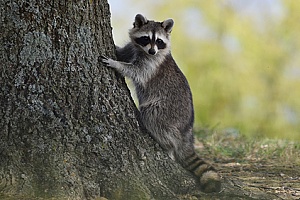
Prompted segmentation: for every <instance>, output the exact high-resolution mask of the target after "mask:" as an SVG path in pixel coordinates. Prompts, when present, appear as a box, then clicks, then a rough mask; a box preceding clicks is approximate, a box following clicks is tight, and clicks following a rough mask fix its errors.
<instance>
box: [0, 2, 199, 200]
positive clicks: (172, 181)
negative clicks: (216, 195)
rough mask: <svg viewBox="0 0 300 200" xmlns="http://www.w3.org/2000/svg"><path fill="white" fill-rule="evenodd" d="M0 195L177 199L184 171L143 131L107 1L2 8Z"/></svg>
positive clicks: (186, 185)
mask: <svg viewBox="0 0 300 200" xmlns="http://www.w3.org/2000/svg"><path fill="white" fill-rule="evenodd" d="M0 6H1V28H0V32H1V34H0V37H1V40H0V41H1V46H0V48H1V49H0V51H1V72H0V76H1V79H0V84H1V89H0V102H1V107H0V118H1V122H0V131H1V134H0V197H2V198H4V197H6V198H8V197H15V198H21V197H22V198H24V199H26V198H29V199H34V198H56V199H93V198H98V197H106V198H108V199H139V200H140V199H151V198H155V199H176V198H177V197H175V196H176V194H178V193H180V192H188V191H190V190H193V189H194V188H195V182H194V179H192V177H191V176H190V174H189V173H188V172H186V171H185V170H184V169H181V168H180V167H179V166H178V165H177V164H176V163H175V162H173V161H171V160H170V159H169V158H168V157H167V156H166V155H165V154H164V153H163V152H162V151H161V149H160V147H159V146H158V145H156V144H155V143H154V141H153V140H152V139H151V138H150V137H149V136H148V134H145V133H142V131H141V129H140V126H139V124H138V122H137V120H136V117H135V113H136V107H135V105H134V103H133V101H132V99H131V97H130V93H129V90H128V89H127V87H126V84H125V82H124V79H123V78H122V77H120V76H118V75H117V74H116V73H115V72H114V71H113V70H111V69H107V68H105V67H103V66H102V65H101V64H100V63H99V62H98V57H99V55H100V54H105V55H108V56H112V57H113V56H114V43H113V40H112V35H111V27H110V13H109V5H108V4H107V2H106V1H102V0H101V1H99V0H97V1H47V0H42V1H22V0H20V1H11V0H9V1H1V5H0Z"/></svg>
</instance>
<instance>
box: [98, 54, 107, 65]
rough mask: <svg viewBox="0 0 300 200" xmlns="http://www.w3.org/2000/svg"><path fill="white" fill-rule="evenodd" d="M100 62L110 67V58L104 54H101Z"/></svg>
mask: <svg viewBox="0 0 300 200" xmlns="http://www.w3.org/2000/svg"><path fill="white" fill-rule="evenodd" d="M100 62H102V64H104V65H105V66H108V67H109V58H108V57H106V56H104V55H101V56H100Z"/></svg>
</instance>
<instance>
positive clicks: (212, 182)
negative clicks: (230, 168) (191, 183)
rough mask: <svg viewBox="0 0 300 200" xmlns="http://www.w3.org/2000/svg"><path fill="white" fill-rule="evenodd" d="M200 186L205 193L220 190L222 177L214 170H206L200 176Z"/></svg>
mask: <svg viewBox="0 0 300 200" xmlns="http://www.w3.org/2000/svg"><path fill="white" fill-rule="evenodd" d="M200 186H201V190H202V191H203V192H205V193H211V192H220V190H221V177H220V175H219V174H218V173H217V172H215V171H213V170H209V171H207V172H204V173H203V174H202V176H201V177H200Z"/></svg>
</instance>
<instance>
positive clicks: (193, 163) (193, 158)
mask: <svg viewBox="0 0 300 200" xmlns="http://www.w3.org/2000/svg"><path fill="white" fill-rule="evenodd" d="M184 168H185V169H187V170H189V171H190V172H192V173H193V174H195V175H196V176H197V177H199V178H200V186H201V190H202V191H203V192H206V193H210V192H219V191H220V190H221V178H220V175H219V174H218V173H217V172H216V170H215V169H214V168H213V167H212V166H211V165H209V164H208V163H206V162H205V161H203V160H202V159H201V158H199V156H198V155H197V154H196V153H195V152H193V153H192V154H191V155H190V156H188V157H187V158H186V159H185V161H184Z"/></svg>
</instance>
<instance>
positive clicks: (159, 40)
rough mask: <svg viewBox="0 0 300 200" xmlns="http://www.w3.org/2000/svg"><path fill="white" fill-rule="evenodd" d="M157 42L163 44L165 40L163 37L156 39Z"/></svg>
mask: <svg viewBox="0 0 300 200" xmlns="http://www.w3.org/2000/svg"><path fill="white" fill-rule="evenodd" d="M156 43H157V44H162V43H164V41H162V40H161V39H157V40H156Z"/></svg>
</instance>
